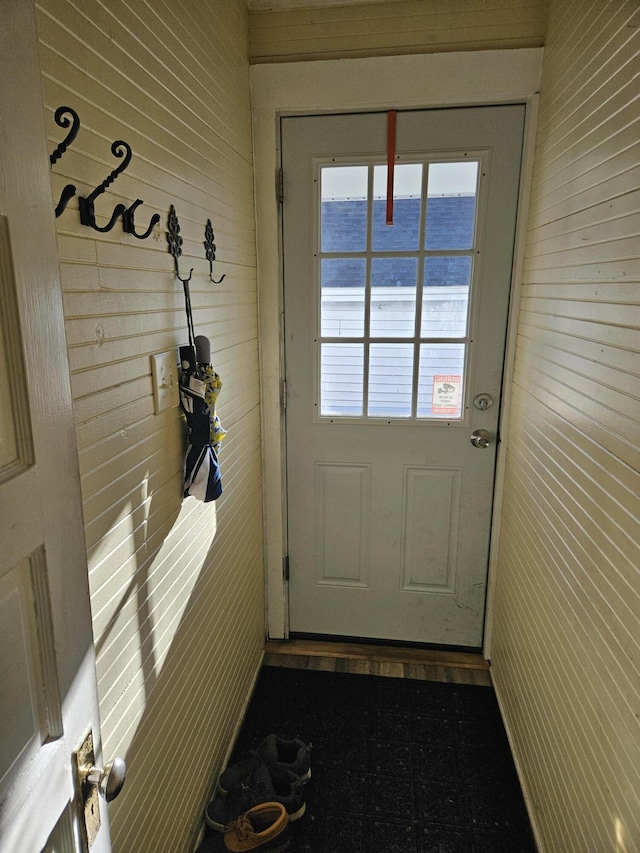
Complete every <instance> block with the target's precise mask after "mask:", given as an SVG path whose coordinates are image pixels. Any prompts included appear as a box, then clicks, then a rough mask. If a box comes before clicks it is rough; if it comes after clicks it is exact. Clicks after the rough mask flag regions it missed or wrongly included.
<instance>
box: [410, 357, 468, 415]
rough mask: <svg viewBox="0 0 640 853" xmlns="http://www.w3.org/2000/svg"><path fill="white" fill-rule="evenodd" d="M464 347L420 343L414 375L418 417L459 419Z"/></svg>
mask: <svg viewBox="0 0 640 853" xmlns="http://www.w3.org/2000/svg"><path fill="white" fill-rule="evenodd" d="M464 355H465V344H422V345H421V346H420V368H419V374H418V417H419V418H445V419H452V418H459V417H461V415H462V388H463V379H464V377H463V371H464Z"/></svg>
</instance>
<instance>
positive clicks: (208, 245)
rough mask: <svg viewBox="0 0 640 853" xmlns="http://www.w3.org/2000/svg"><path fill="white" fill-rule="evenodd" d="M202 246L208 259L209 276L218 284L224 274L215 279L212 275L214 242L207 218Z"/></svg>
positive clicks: (222, 279)
mask: <svg viewBox="0 0 640 853" xmlns="http://www.w3.org/2000/svg"><path fill="white" fill-rule="evenodd" d="M203 245H204V248H205V254H206V256H207V260H208V261H209V278H210V279H211V281H212V282H213V283H214V284H220V283H221V282H222V281H224V278H225V276H224V275H223V276H222V277H221V278H219V279H218V280H217V281H216V280H215V278H214V277H213V262H214V261H215V259H216V244H215V243H214V242H213V226H212V225H211V220H210V219H207V224H206V226H205V229H204V244H203Z"/></svg>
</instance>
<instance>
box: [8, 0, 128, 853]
mask: <svg viewBox="0 0 640 853" xmlns="http://www.w3.org/2000/svg"><path fill="white" fill-rule="evenodd" d="M39 68H40V66H39V62H38V44H37V37H36V27H35V9H34V3H33V0H14V2H11V3H4V4H3V10H2V27H1V28H0V115H1V116H2V122H1V124H0V543H1V547H0V851H1V853H40V851H46V852H47V853H72V851H73V853H76V851H79V850H81V846H80V841H79V837H80V836H79V823H78V821H77V819H76V814H77V812H76V810H75V807H74V782H73V773H72V768H71V765H72V752H73V751H74V750H76V748H77V747H78V746H79V745H80V742H81V741H82V739H83V738H84V736H85V735H86V734H87V733H88V732H89V731H92V733H93V742H94V752H95V757H96V760H97V761H99V760H100V758H101V756H100V751H99V748H100V730H99V724H98V707H97V699H96V682H95V669H94V653H93V642H92V633H91V619H90V611H89V594H88V578H87V564H86V552H85V545H84V535H83V524H82V505H81V499H80V481H79V475H78V460H77V455H76V450H75V440H74V427H73V413H72V403H71V396H70V388H69V368H68V362H67V351H66V343H65V334H64V321H63V315H62V298H61V290H60V280H59V271H58V261H57V248H56V237H55V227H54V217H53V202H52V197H51V187H50V178H49V156H48V155H49V151H48V146H47V141H46V136H45V116H44V109H43V102H42V82H41V78H40V70H39ZM93 807H94V812H97V809H98V806H97V804H96V803H95V802H93ZM100 810H101V815H100V819H101V822H102V828H101V829H98V828H97V825H98V824H97V821H95V820H94V821H93V826H92V830H91V831H92V833H94V832H95V833H96V838H95V843H94V845H93V848H92V849H93V853H107V851H109V850H110V849H111V845H110V843H109V831H108V825H107V815H106V811H105V809H104V806H103V804H102V803H101V804H100ZM95 816H96V815H94V817H95Z"/></svg>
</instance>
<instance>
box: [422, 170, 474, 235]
mask: <svg viewBox="0 0 640 853" xmlns="http://www.w3.org/2000/svg"><path fill="white" fill-rule="evenodd" d="M477 181H478V163H477V162H467V161H465V162H463V163H431V164H430V165H429V177H428V182H427V223H426V234H425V246H426V248H427V249H429V250H437V249H470V248H472V246H473V233H474V223H475V213H476V185H477Z"/></svg>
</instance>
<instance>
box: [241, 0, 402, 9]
mask: <svg viewBox="0 0 640 853" xmlns="http://www.w3.org/2000/svg"><path fill="white" fill-rule="evenodd" d="M399 2H402V0H247V6H248V8H249V10H250V11H252V12H271V11H275V10H280V9H317V8H322V7H327V6H356V5H360V4H362V3H399Z"/></svg>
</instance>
